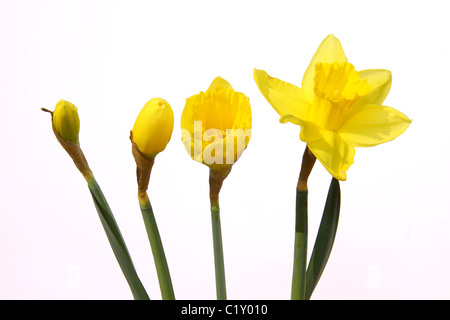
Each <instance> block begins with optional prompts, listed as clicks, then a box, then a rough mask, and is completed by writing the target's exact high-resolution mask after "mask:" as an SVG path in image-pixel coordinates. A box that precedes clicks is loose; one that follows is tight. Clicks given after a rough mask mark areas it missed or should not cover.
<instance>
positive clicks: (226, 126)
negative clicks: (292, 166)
mask: <svg viewBox="0 0 450 320" xmlns="http://www.w3.org/2000/svg"><path fill="white" fill-rule="evenodd" d="M251 127H252V112H251V109H250V103H249V101H248V98H247V97H246V96H245V95H244V94H243V93H240V92H236V91H234V90H233V88H232V87H231V85H230V84H229V83H228V82H227V81H226V80H224V79H223V78H221V77H217V78H215V79H214V80H213V82H212V83H211V85H210V87H209V88H208V90H206V92H200V93H199V94H196V95H194V96H192V97H190V98H188V99H187V100H186V105H185V107H184V110H183V114H182V115H181V129H182V141H183V143H184V146H185V148H186V151H187V152H188V153H189V155H190V156H191V157H192V159H194V160H196V161H199V162H201V163H203V164H205V165H207V166H208V167H209V198H210V202H211V218H212V219H211V220H212V229H213V246H214V263H215V274H216V293H217V299H219V300H223V299H226V297H227V294H226V286H225V269H224V259H223V247H222V231H221V225H220V209H219V192H220V189H221V187H222V184H223V181H224V180H225V178H226V177H227V176H228V174H229V173H230V171H231V168H232V166H233V164H234V163H235V162H236V161H237V159H238V158H239V157H240V155H241V154H242V152H243V151H244V150H245V148H246V147H247V145H248V143H249V141H250V135H251Z"/></svg>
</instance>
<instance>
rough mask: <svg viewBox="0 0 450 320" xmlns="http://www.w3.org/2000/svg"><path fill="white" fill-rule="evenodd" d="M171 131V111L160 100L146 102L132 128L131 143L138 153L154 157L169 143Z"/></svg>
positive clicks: (165, 103)
mask: <svg viewBox="0 0 450 320" xmlns="http://www.w3.org/2000/svg"><path fill="white" fill-rule="evenodd" d="M172 131H173V111H172V108H171V107H170V105H169V104H168V103H167V101H165V100H164V99H161V98H154V99H151V100H150V101H148V102H147V103H146V104H145V106H144V107H143V108H142V110H141V112H140V113H139V115H138V117H137V119H136V122H135V123H134V126H133V131H132V141H133V143H135V144H136V146H137V148H138V149H139V151H140V152H142V153H143V154H145V155H149V156H152V157H154V156H156V154H158V153H159V152H161V151H163V150H164V149H165V148H166V146H167V144H168V143H169V141H170V138H171V136H172Z"/></svg>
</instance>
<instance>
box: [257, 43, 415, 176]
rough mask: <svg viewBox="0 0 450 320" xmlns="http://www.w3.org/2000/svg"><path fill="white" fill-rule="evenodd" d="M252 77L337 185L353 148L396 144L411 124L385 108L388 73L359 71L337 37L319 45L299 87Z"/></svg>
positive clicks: (261, 73) (260, 75)
mask: <svg viewBox="0 0 450 320" xmlns="http://www.w3.org/2000/svg"><path fill="white" fill-rule="evenodd" d="M254 78H255V81H256V83H257V85H258V87H259V90H260V91H261V93H262V94H263V95H264V97H265V98H266V99H267V100H268V102H269V103H270V104H271V105H272V106H273V108H274V109H275V110H276V111H277V112H278V113H279V115H280V116H281V118H280V122H282V123H287V122H291V123H294V124H297V125H300V126H301V132H300V139H301V140H302V141H304V142H306V143H307V145H308V148H309V150H310V151H311V152H312V153H313V154H314V155H315V157H316V158H317V159H319V161H320V162H321V163H322V164H323V165H324V166H325V168H326V169H327V170H328V171H329V172H330V173H331V174H332V175H333V177H335V178H336V179H338V180H346V177H347V175H346V171H347V170H348V168H349V167H350V166H351V164H352V163H353V159H354V155H355V147H370V146H375V145H378V144H380V143H384V142H387V141H390V140H393V139H395V138H397V137H398V136H399V135H401V134H402V133H403V132H404V131H405V130H406V129H407V128H408V126H409V124H410V123H411V120H410V119H409V118H408V117H407V116H406V115H404V114H403V113H401V112H400V111H398V110H396V109H393V108H391V107H387V106H383V105H382V104H383V101H384V99H385V98H386V96H387V94H388V93H389V90H390V87H391V82H392V77H391V73H390V71H388V70H381V69H373V70H363V71H356V70H355V68H354V66H353V65H352V64H350V63H349V62H348V60H347V57H346V56H345V53H344V51H343V49H342V46H341V44H340V42H339V40H338V39H337V38H336V37H334V36H333V35H329V36H328V37H327V38H325V40H323V42H322V43H321V44H320V46H319V49H318V50H317V52H316V54H315V55H314V57H313V58H312V60H311V63H310V64H309V66H308V68H307V69H306V72H305V74H304V76H303V80H302V85H301V88H299V87H297V86H295V85H292V84H290V83H287V82H284V81H281V80H279V79H276V78H273V77H271V76H269V75H268V74H267V73H266V72H265V71H262V70H256V69H255V71H254Z"/></svg>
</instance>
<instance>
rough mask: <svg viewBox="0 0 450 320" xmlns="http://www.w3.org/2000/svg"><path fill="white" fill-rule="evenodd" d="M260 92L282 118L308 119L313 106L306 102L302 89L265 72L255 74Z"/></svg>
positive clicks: (258, 71)
mask: <svg viewBox="0 0 450 320" xmlns="http://www.w3.org/2000/svg"><path fill="white" fill-rule="evenodd" d="M253 76H254V78H255V81H256V84H257V85H258V88H259V90H260V91H261V93H262V94H263V96H264V97H265V98H266V100H267V101H268V102H269V103H270V104H271V105H272V107H273V108H274V109H275V111H276V112H278V114H279V115H280V116H284V115H287V114H291V115H295V116H296V117H298V118H301V119H305V120H306V119H307V118H308V115H309V111H310V108H311V105H310V103H309V102H308V101H306V99H305V97H304V95H303V91H302V89H300V88H299V87H297V86H295V85H292V84H290V83H288V82H284V81H282V80H279V79H277V78H273V77H271V76H269V75H268V74H267V73H266V72H265V71H263V70H257V69H255V70H254V72H253Z"/></svg>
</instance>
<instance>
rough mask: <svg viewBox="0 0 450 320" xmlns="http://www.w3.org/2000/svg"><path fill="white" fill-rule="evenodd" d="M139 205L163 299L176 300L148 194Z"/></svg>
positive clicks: (140, 200) (140, 199) (141, 198)
mask: <svg viewBox="0 0 450 320" xmlns="http://www.w3.org/2000/svg"><path fill="white" fill-rule="evenodd" d="M139 205H140V207H141V212H142V217H143V218H144V224H145V229H146V230H147V235H148V240H149V242H150V246H151V248H152V253H153V259H154V261H155V266H156V271H157V274H158V281H159V286H160V288H161V296H162V299H163V300H175V294H174V291H173V286H172V280H171V278H170V272H169V266H168V265H167V260H166V255H165V253H164V248H163V244H162V241H161V237H160V235H159V231H158V226H157V224H156V220H155V216H154V214H153V209H152V206H151V204H150V200H149V198H148V196H147V194H145V195H144V196H141V197H140V198H139Z"/></svg>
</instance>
